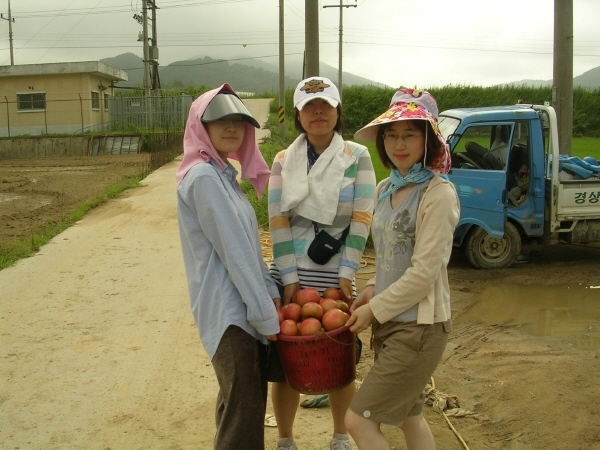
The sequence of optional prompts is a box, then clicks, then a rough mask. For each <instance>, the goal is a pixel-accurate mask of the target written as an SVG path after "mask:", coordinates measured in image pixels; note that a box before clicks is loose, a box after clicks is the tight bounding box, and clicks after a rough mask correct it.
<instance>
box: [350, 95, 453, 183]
mask: <svg viewBox="0 0 600 450" xmlns="http://www.w3.org/2000/svg"><path fill="white" fill-rule="evenodd" d="M437 117H438V107H437V103H436V101H435V99H434V98H433V97H432V96H431V94H430V93H429V92H427V91H420V90H416V89H400V90H398V91H397V92H396V93H395V94H394V96H393V97H392V101H391V102H390V107H389V109H388V110H387V111H386V112H384V113H383V114H381V115H380V116H379V117H377V118H376V119H373V120H372V121H371V122H369V123H368V124H367V125H365V126H364V127H362V128H361V129H360V130H358V131H357V132H356V133H355V134H354V139H356V140H357V141H362V142H375V141H376V140H377V133H378V131H379V126H380V125H383V124H386V123H391V122H398V121H400V120H427V121H428V122H429V124H430V125H431V128H432V129H433V132H434V133H435V135H436V136H437V139H438V140H439V141H440V143H441V144H442V146H441V148H442V151H441V152H440V154H439V155H437V157H436V158H434V160H433V161H431V164H430V165H428V166H427V169H429V170H431V171H432V172H433V173H435V174H436V175H443V174H446V173H448V171H449V170H450V152H449V150H448V145H447V144H446V140H445V139H444V137H443V136H442V133H441V132H440V128H439V126H438V122H437ZM425 148H427V147H425Z"/></svg>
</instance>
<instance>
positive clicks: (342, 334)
mask: <svg viewBox="0 0 600 450" xmlns="http://www.w3.org/2000/svg"><path fill="white" fill-rule="evenodd" d="M277 352H278V353H279V359H280V360H281V364H282V366H283V371H284V373H285V376H286V378H287V381H288V384H289V385H290V386H291V387H292V388H294V389H295V390H297V391H299V392H301V393H303V394H325V393H327V392H332V391H337V390H338V389H341V388H343V387H345V386H347V385H349V384H350V383H351V382H352V381H353V380H354V379H355V378H356V351H355V336H354V333H352V332H351V331H350V329H349V328H348V327H346V326H344V327H341V328H338V329H336V330H332V331H328V332H326V333H325V332H323V333H319V334H317V335H316V336H284V335H281V334H278V335H277Z"/></svg>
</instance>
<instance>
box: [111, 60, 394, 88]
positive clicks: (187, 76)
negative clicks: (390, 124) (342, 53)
mask: <svg viewBox="0 0 600 450" xmlns="http://www.w3.org/2000/svg"><path fill="white" fill-rule="evenodd" d="M100 62H103V63H105V64H108V65H109V66H113V67H116V68H118V69H121V70H123V71H125V72H127V75H128V78H129V79H128V81H125V82H120V83H118V86H122V87H140V86H142V84H143V81H142V80H143V75H144V63H143V61H142V58H140V57H139V56H137V55H135V54H133V53H123V54H121V55H118V56H115V57H113V58H104V59H101V60H100ZM320 69H321V70H320V72H321V75H323V76H324V77H327V78H329V79H331V80H332V81H333V82H334V83H336V84H337V77H338V71H337V69H336V68H335V67H332V66H329V65H328V64H325V63H323V62H321V64H320ZM158 72H159V77H160V81H161V86H162V87H164V88H168V87H183V86H188V85H199V84H203V85H208V86H213V87H217V86H219V85H220V84H222V83H224V82H227V83H229V84H231V85H232V86H233V87H234V88H235V89H236V90H237V91H241V92H261V91H277V90H278V88H279V66H278V65H274V64H270V63H266V62H264V61H261V60H259V59H244V60H242V61H239V62H228V61H224V60H220V59H213V58H211V57H208V56H205V57H201V58H195V59H189V60H184V61H176V62H173V63H171V64H169V65H167V66H159V69H158ZM301 79H302V62H301V61H300V62H298V61H294V60H292V61H286V77H285V85H286V87H296V85H297V84H298V83H299V82H300V80H301ZM342 81H343V84H344V86H355V85H358V86H368V85H371V86H380V87H388V86H385V85H383V84H381V83H378V82H376V81H373V80H369V79H367V78H363V77H359V76H357V75H353V74H351V73H348V72H343V80H342Z"/></svg>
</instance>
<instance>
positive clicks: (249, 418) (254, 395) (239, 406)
mask: <svg viewBox="0 0 600 450" xmlns="http://www.w3.org/2000/svg"><path fill="white" fill-rule="evenodd" d="M211 362H212V365H213V368H214V370H215V373H216V375H217V381H218V383H219V394H218V396H217V405H216V409H215V422H216V425H217V433H216V436H215V443H214V448H215V450H234V449H235V450H239V449H242V448H243V449H245V450H264V448H265V432H264V420H265V419H264V418H265V411H266V406H267V391H268V384H267V377H266V367H267V346H266V345H263V344H262V343H260V342H259V341H257V340H256V339H255V338H253V337H252V336H250V335H249V334H248V333H246V332H245V331H244V330H242V329H241V328H239V327H236V326H230V327H229V328H227V330H226V331H225V334H224V335H223V337H222V339H221V342H220V343H219V347H218V348H217V352H216V353H215V355H214V357H213V359H212V361H211Z"/></svg>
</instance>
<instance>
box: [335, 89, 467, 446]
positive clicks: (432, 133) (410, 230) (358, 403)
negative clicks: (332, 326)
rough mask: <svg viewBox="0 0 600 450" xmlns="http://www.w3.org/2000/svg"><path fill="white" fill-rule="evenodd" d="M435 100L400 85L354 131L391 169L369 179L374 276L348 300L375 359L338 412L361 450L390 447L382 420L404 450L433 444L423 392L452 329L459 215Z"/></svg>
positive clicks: (352, 321)
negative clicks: (398, 433)
mask: <svg viewBox="0 0 600 450" xmlns="http://www.w3.org/2000/svg"><path fill="white" fill-rule="evenodd" d="M437 115H438V108H437V104H436V102H435V100H434V98H433V97H432V96H431V94H429V92H426V91H418V90H413V89H401V90H399V91H398V92H396V94H395V95H394V96H393V98H392V101H391V103H390V107H389V109H388V110H387V111H386V112H385V113H383V114H382V115H380V116H379V117H377V118H376V119H374V120H373V121H372V122H370V123H369V124H367V125H366V126H365V127H363V128H361V129H360V130H358V131H357V132H356V134H355V135H354V137H355V139H356V140H358V141H363V142H364V141H374V142H375V145H376V147H377V153H378V154H379V158H380V159H381V162H382V163H383V165H384V166H385V167H387V168H388V169H390V170H391V172H390V176H389V178H386V179H385V180H383V181H381V182H380V183H379V185H378V187H377V194H376V198H377V200H378V201H377V204H376V206H375V213H374V215H373V222H372V224H371V235H372V237H373V244H374V246H375V275H376V276H375V278H373V279H372V280H370V281H368V282H367V285H366V287H365V289H364V290H363V291H362V292H361V294H360V295H359V296H358V298H357V299H356V300H355V301H354V303H353V304H352V306H351V308H350V310H351V311H352V316H351V317H350V319H349V320H348V322H347V325H349V326H350V330H352V331H353V332H355V333H359V332H361V331H363V330H365V329H366V328H367V327H368V326H370V325H372V329H371V333H372V341H371V342H372V346H373V350H374V353H375V361H374V363H373V366H372V367H371V370H370V371H369V373H368V374H367V376H366V378H365V379H364V381H363V383H362V384H361V387H360V389H359V390H358V392H357V394H356V396H355V397H354V399H353V400H352V403H351V404H350V408H349V409H348V411H347V413H346V418H345V423H346V427H347V428H348V431H349V433H350V435H351V436H352V437H353V438H354V440H355V442H356V444H357V445H358V448H359V449H361V450H366V449H368V450H389V448H390V446H389V444H388V443H387V440H386V438H385V436H384V435H383V433H382V432H381V424H382V423H383V424H387V425H391V426H396V427H399V428H400V429H401V430H402V431H403V432H404V437H405V439H406V446H407V448H408V449H409V450H433V449H435V442H434V439H433V435H432V433H431V430H430V429H429V425H428V424H427V421H426V420H425V419H424V418H423V415H422V414H421V409H422V406H423V400H424V395H423V391H424V389H425V386H426V384H427V382H428V381H429V379H430V377H431V375H432V374H433V372H434V370H435V368H436V366H437V364H438V362H439V361H440V359H441V357H442V354H443V352H444V349H445V347H446V343H447V342H448V332H449V331H450V329H451V328H452V322H451V318H450V287H449V284H448V273H447V269H446V267H447V265H448V261H449V259H450V253H451V251H452V240H453V236H454V228H455V226H456V224H457V222H458V218H459V215H460V209H459V203H458V196H457V195H456V191H455V189H454V186H453V185H452V183H450V182H449V181H448V180H446V179H445V178H444V177H443V176H442V175H444V174H446V173H448V170H449V169H450V154H449V152H448V146H447V145H446V142H445V140H444V138H443V136H442V134H441V133H440V130H439V127H438V123H437Z"/></svg>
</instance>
